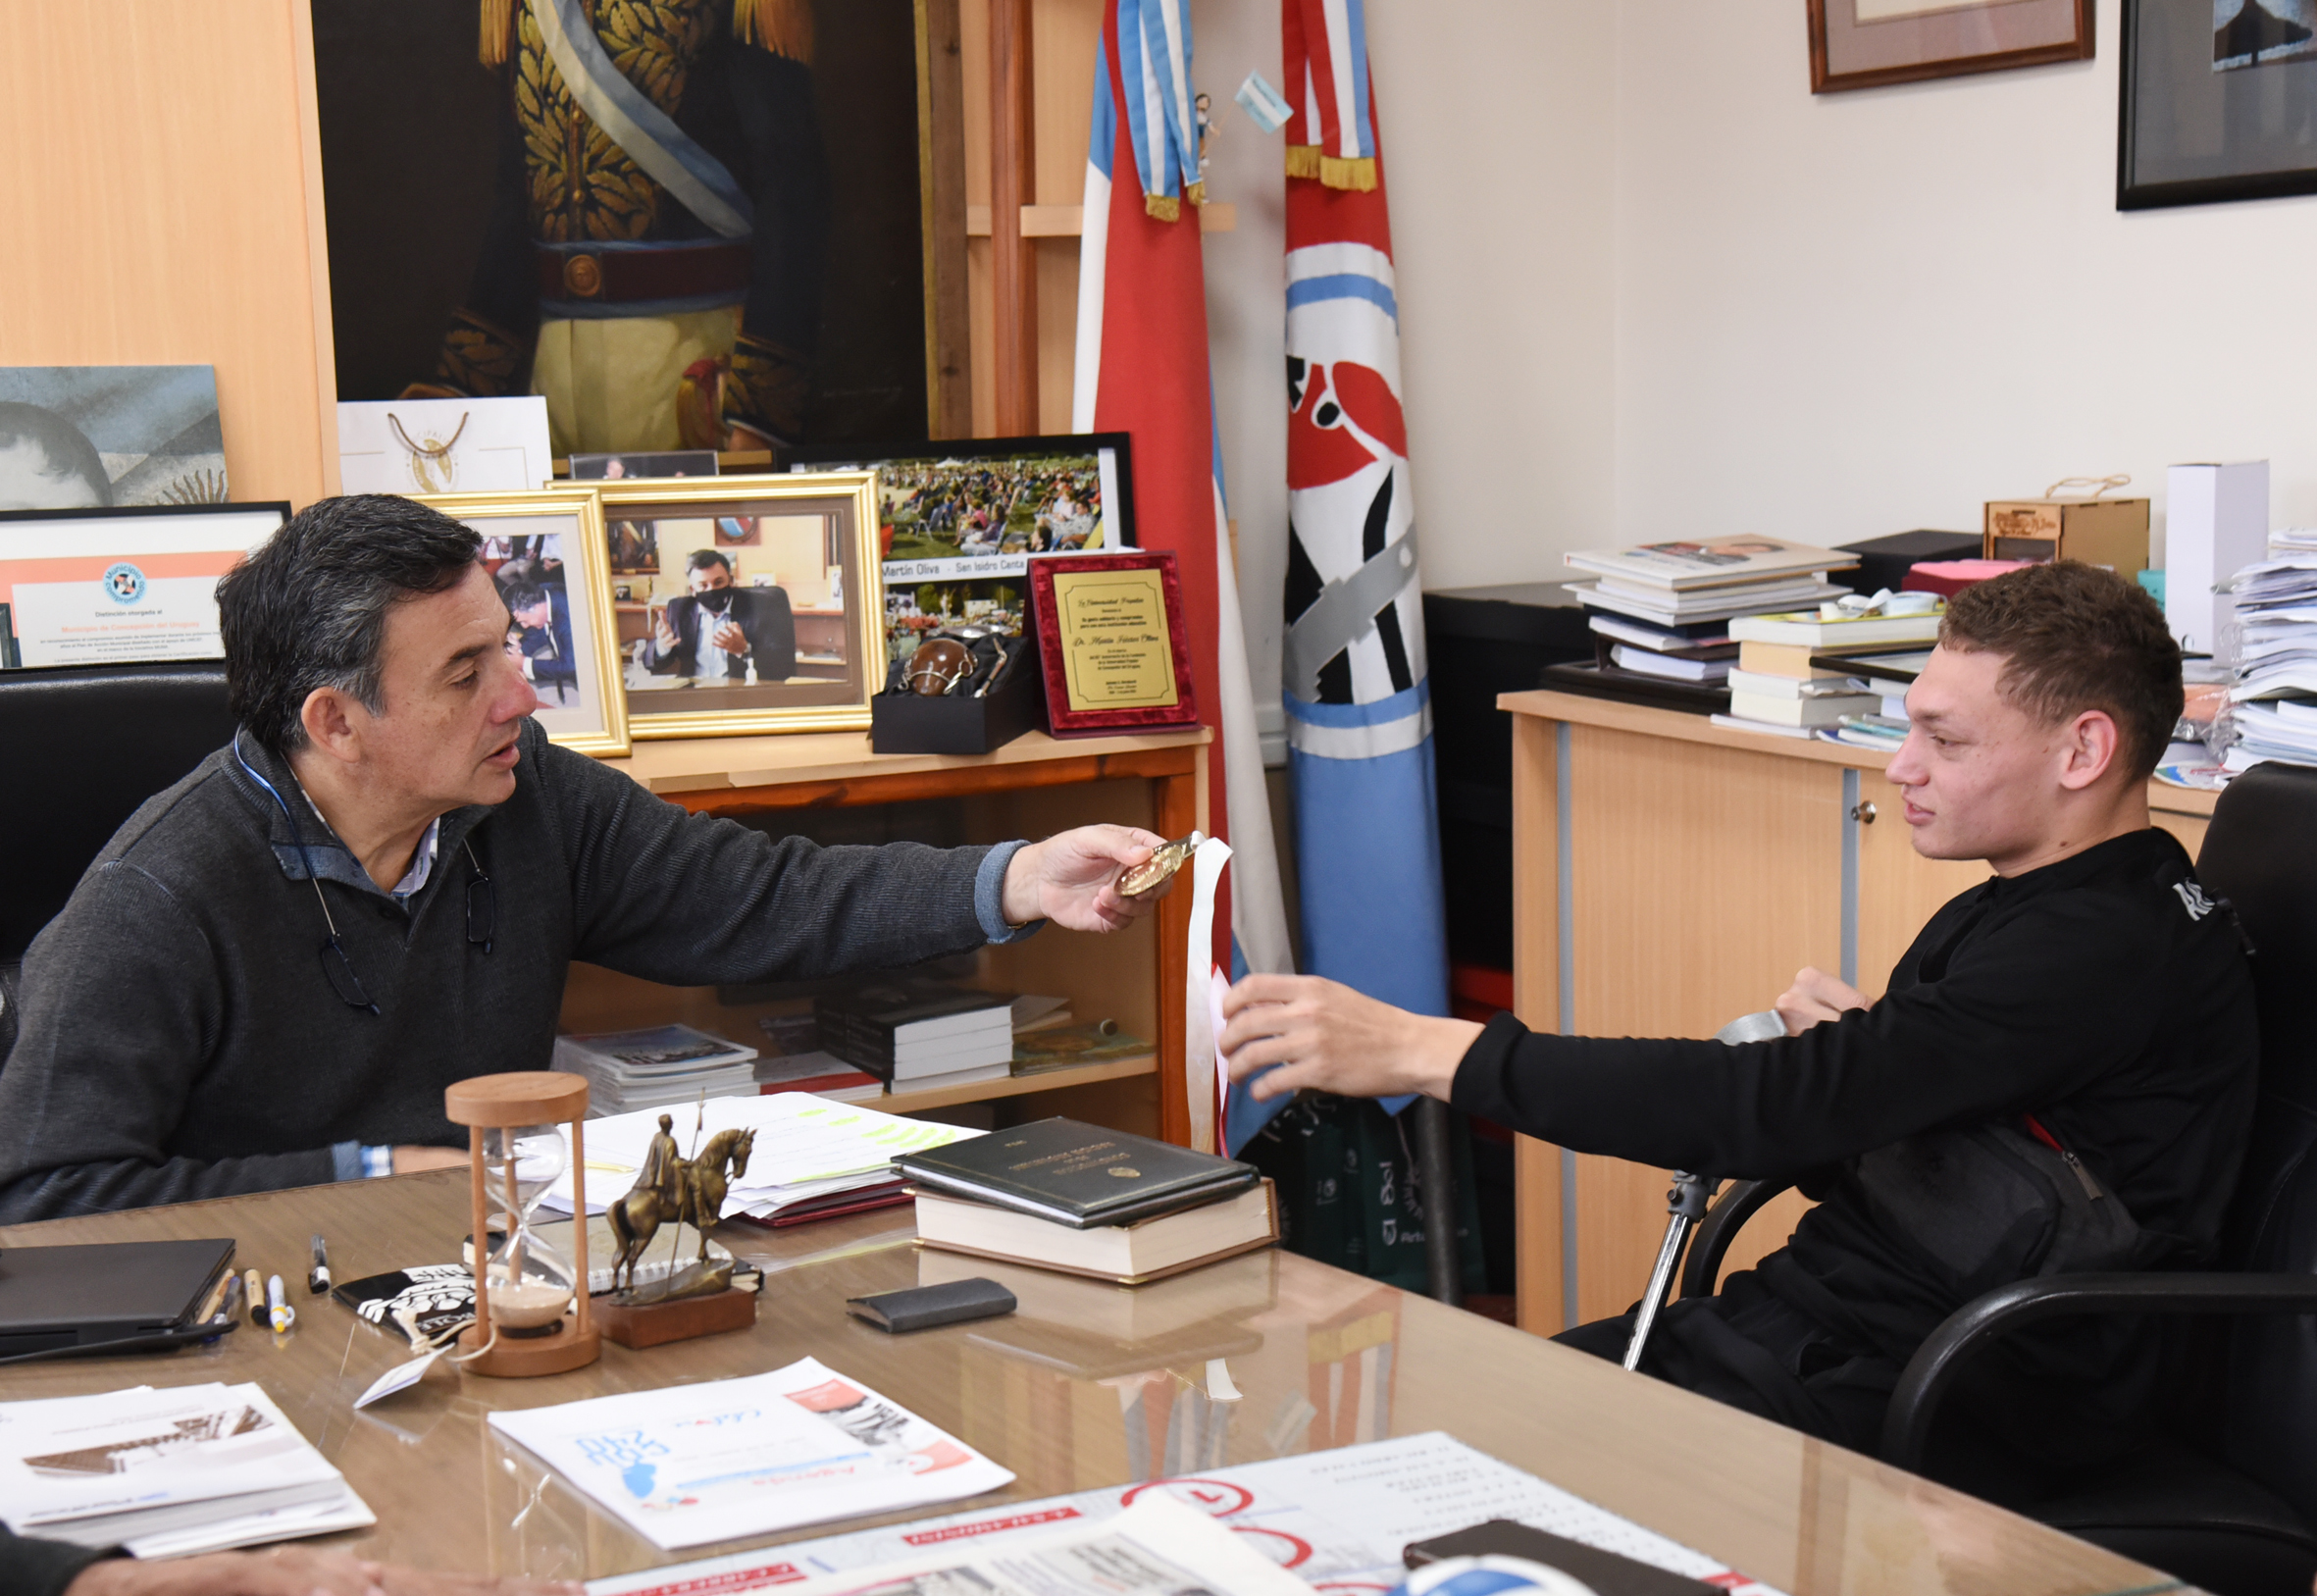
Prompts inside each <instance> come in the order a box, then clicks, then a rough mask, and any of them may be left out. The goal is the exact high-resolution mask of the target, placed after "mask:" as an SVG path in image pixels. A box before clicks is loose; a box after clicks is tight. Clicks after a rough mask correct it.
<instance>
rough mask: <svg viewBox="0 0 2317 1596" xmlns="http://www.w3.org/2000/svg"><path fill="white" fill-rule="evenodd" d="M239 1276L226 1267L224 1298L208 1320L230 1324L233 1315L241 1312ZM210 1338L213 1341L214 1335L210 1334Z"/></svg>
mask: <svg viewBox="0 0 2317 1596" xmlns="http://www.w3.org/2000/svg"><path fill="white" fill-rule="evenodd" d="M241 1295H242V1287H241V1277H240V1276H239V1275H237V1274H235V1273H234V1272H233V1271H232V1269H228V1270H227V1271H226V1295H225V1299H224V1301H222V1302H220V1303H219V1304H218V1307H217V1312H216V1313H214V1314H212V1315H210V1319H209V1322H210V1323H212V1324H219V1325H231V1324H232V1322H233V1318H234V1315H236V1314H237V1313H240V1312H241ZM224 1333H225V1332H224V1331H223V1330H220V1331H219V1332H218V1334H219V1335H223V1334H224ZM210 1339H211V1340H213V1341H214V1340H215V1339H216V1337H215V1336H212V1337H211V1338H210Z"/></svg>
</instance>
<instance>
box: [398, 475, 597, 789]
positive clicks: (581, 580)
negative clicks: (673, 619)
mask: <svg viewBox="0 0 2317 1596" xmlns="http://www.w3.org/2000/svg"><path fill="white" fill-rule="evenodd" d="M417 502H419V503H421V504H426V505H431V506H433V507H434V508H435V509H438V510H440V511H441V512H442V513H443V514H444V515H447V516H449V517H450V518H451V519H452V520H453V521H456V522H459V523H460V524H461V525H463V526H466V527H468V528H470V529H471V530H472V531H474V532H475V533H476V534H478V535H479V536H480V537H481V538H482V539H483V561H484V565H485V567H486V568H487V569H488V570H489V572H490V577H491V581H492V582H493V583H496V584H497V585H498V588H499V593H500V596H501V597H506V598H510V599H512V598H515V597H519V596H521V595H523V594H524V592H526V591H527V590H528V591H531V592H540V593H542V594H544V595H545V597H546V601H547V604H548V612H547V614H546V615H545V617H544V620H545V622H546V624H545V625H543V626H537V625H534V626H522V625H521V624H520V623H521V621H522V620H523V619H524V616H523V615H520V614H516V613H515V612H514V611H513V607H512V605H510V618H511V619H512V620H513V621H515V622H516V623H517V625H516V627H513V628H510V631H509V634H508V642H509V645H510V647H511V648H516V649H520V650H521V655H522V659H523V667H524V672H523V673H524V675H525V676H526V677H529V678H530V679H531V683H532V687H533V688H534V690H535V691H537V692H538V693H539V695H540V707H539V709H538V711H537V712H536V715H535V718H536V719H537V720H538V721H539V723H540V725H541V727H542V728H543V729H544V730H545V731H546V734H547V739H548V741H549V742H552V743H555V744H559V745H560V746H562V747H567V748H570V749H572V750H573V751H574V752H577V753H585V754H590V755H592V756H593V757H595V758H598V759H618V758H624V757H626V755H627V753H628V752H629V740H628V705H627V696H626V695H625V694H623V693H621V692H620V691H618V689H619V654H618V650H617V648H616V646H615V645H614V643H613V625H614V622H613V615H612V607H611V570H610V565H609V562H608V560H607V559H606V558H605V545H604V538H603V506H602V505H601V504H600V503H598V502H597V500H596V498H595V493H594V490H593V489H586V488H580V489H573V488H548V489H540V490H539V491H537V492H528V493H517V492H506V493H430V494H426V495H422V496H420V497H419V498H418V500H417ZM534 539H536V540H538V541H537V542H532V541H530V540H534ZM524 563H532V564H535V565H536V566H538V567H539V568H540V569H538V570H534V571H523V570H522V569H521V566H522V564H524ZM502 573H505V575H504V576H502ZM556 586H560V587H561V588H562V590H563V592H564V604H563V612H562V613H561V614H560V615H558V614H555V613H554V607H553V606H554V598H553V593H552V592H551V591H550V590H551V589H552V588H554V587H556ZM527 613H528V612H527Z"/></svg>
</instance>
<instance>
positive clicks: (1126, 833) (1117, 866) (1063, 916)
mask: <svg viewBox="0 0 2317 1596" xmlns="http://www.w3.org/2000/svg"><path fill="white" fill-rule="evenodd" d="M1165 841H1166V839H1165V838H1163V837H1160V836H1158V835H1157V834H1156V833H1154V832H1148V831H1145V830H1143V829H1142V828H1141V827H1140V826H1080V827H1079V828H1078V829H1077V830H1076V831H1065V832H1059V833H1056V835H1055V836H1052V837H1049V838H1047V839H1046V841H1044V842H1043V843H1032V844H1030V845H1029V846H1028V847H1026V848H1021V849H1015V851H1014V855H1013V857H1012V858H1011V859H1010V860H1008V861H1007V862H1006V866H1005V919H1006V923H1007V924H1009V925H1028V924H1029V923H1030V922H1031V921H1032V920H1052V921H1053V922H1054V923H1055V924H1056V925H1058V926H1063V927H1066V928H1067V929H1069V930H1071V931H1116V930H1118V929H1119V928H1120V927H1122V926H1126V925H1131V924H1132V923H1134V922H1135V921H1136V920H1139V919H1141V918H1142V917H1143V916H1144V915H1146V914H1148V913H1150V912H1151V910H1152V908H1153V907H1154V906H1155V905H1156V904H1157V903H1158V900H1159V899H1161V898H1164V897H1165V896H1166V894H1167V892H1168V891H1169V890H1171V889H1172V887H1173V885H1174V884H1173V883H1172V882H1168V883H1167V885H1166V887H1164V888H1161V889H1160V890H1159V891H1158V892H1154V893H1145V894H1144V895H1143V896H1142V897H1140V898H1126V897H1122V896H1121V895H1120V894H1119V891H1118V873H1119V872H1120V871H1121V870H1124V869H1127V868H1129V867H1130V866H1133V865H1137V864H1140V863H1142V862H1143V860H1145V859H1147V858H1149V857H1150V856H1151V850H1152V849H1155V848H1158V847H1159V846H1161V845H1162V844H1164V843H1165Z"/></svg>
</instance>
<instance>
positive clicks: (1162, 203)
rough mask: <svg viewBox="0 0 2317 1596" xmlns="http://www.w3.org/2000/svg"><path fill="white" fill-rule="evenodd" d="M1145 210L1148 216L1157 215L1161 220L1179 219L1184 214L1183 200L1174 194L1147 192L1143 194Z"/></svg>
mask: <svg viewBox="0 0 2317 1596" xmlns="http://www.w3.org/2000/svg"><path fill="white" fill-rule="evenodd" d="M1143 212H1144V214H1145V215H1147V216H1154V217H1157V218H1158V220H1159V221H1161V222H1173V221H1178V220H1180V219H1181V217H1182V214H1183V202H1182V201H1181V200H1179V199H1177V198H1175V197H1174V196H1173V195H1172V194H1145V195H1144V196H1143Z"/></svg>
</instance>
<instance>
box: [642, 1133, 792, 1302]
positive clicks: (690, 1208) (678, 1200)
mask: <svg viewBox="0 0 2317 1596" xmlns="http://www.w3.org/2000/svg"><path fill="white" fill-rule="evenodd" d="M669 1124H670V1118H669V1116H668V1115H667V1114H662V1115H660V1128H659V1133H658V1134H657V1135H655V1136H654V1137H652V1139H651V1149H650V1151H649V1152H648V1153H647V1154H646V1155H645V1156H644V1168H643V1171H642V1172H641V1173H640V1174H639V1175H638V1176H637V1177H636V1184H635V1186H634V1187H633V1188H632V1189H631V1190H630V1191H629V1192H628V1194H627V1195H626V1196H624V1197H622V1198H620V1199H619V1200H618V1201H617V1202H615V1203H613V1204H612V1205H611V1207H610V1209H609V1210H607V1212H606V1214H605V1217H606V1218H607V1219H608V1220H609V1221H610V1224H611V1234H612V1239H613V1241H614V1242H616V1243H617V1244H618V1252H617V1255H616V1256H615V1257H614V1259H613V1261H612V1265H611V1284H612V1289H613V1290H615V1291H616V1290H618V1289H620V1277H621V1275H622V1274H623V1273H624V1274H625V1275H626V1276H627V1289H628V1290H629V1291H631V1292H632V1291H634V1290H635V1289H636V1265H637V1263H638V1262H639V1261H641V1260H642V1259H643V1257H644V1250H645V1249H646V1248H648V1247H649V1246H650V1245H651V1242H652V1238H653V1237H654V1236H656V1235H657V1234H658V1233H659V1228H660V1226H662V1225H663V1224H666V1223H667V1222H668V1221H670V1220H671V1219H672V1220H674V1221H675V1222H676V1223H677V1225H678V1226H679V1227H682V1226H684V1225H687V1224H689V1225H691V1226H692V1227H693V1228H694V1229H695V1230H696V1231H698V1232H699V1238H700V1246H699V1262H700V1264H701V1265H702V1266H703V1267H704V1266H705V1265H706V1263H707V1261H708V1231H709V1230H710V1229H711V1228H712V1227H713V1226H714V1225H715V1223H716V1221H717V1220H718V1219H719V1218H721V1217H722V1216H723V1212H724V1197H725V1194H726V1193H727V1192H728V1191H729V1190H730V1189H731V1182H732V1177H733V1176H736V1175H745V1174H747V1172H748V1155H749V1153H750V1152H751V1151H753V1150H754V1148H755V1145H756V1133H755V1131H753V1130H720V1131H718V1132H717V1133H716V1134H715V1135H713V1136H711V1137H709V1138H708V1144H707V1146H705V1147H703V1148H701V1149H700V1151H699V1155H698V1157H696V1158H678V1157H677V1156H676V1139H675V1137H674V1136H673V1135H672V1134H671V1133H670V1130H669Z"/></svg>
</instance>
